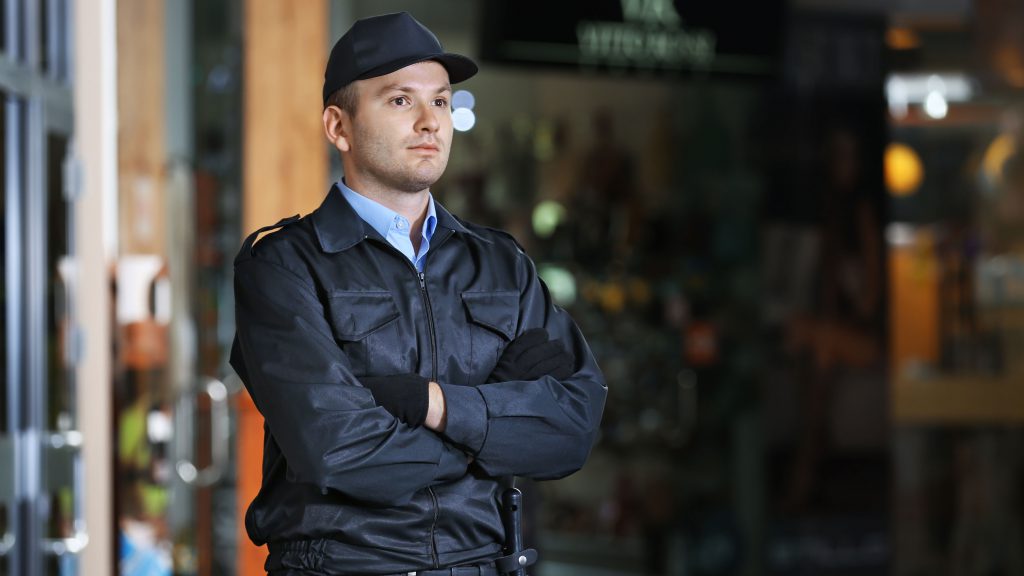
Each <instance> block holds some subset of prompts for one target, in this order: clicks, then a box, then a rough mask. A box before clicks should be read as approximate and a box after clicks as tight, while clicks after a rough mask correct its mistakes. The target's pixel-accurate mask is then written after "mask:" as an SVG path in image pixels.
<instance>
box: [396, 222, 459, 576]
mask: <svg viewBox="0 0 1024 576" xmlns="http://www.w3.org/2000/svg"><path fill="white" fill-rule="evenodd" d="M448 236H449V235H445V236H442V237H441V238H439V239H438V242H437V244H436V245H435V246H434V247H433V249H434V250H437V249H438V248H439V247H440V246H441V244H442V243H444V241H445V240H447V239H448ZM384 244H385V245H386V246H387V247H388V248H390V249H391V250H392V251H394V252H395V253H397V254H398V255H399V256H400V257H401V258H402V259H403V260H405V261H406V262H407V263H408V264H409V268H411V269H412V271H413V274H416V278H417V279H418V280H419V282H420V296H422V298H423V308H424V309H425V310H426V312H427V328H428V330H429V332H430V381H431V382H437V334H436V331H437V328H436V326H435V325H434V310H433V309H432V308H431V307H430V294H429V293H428V292H427V279H426V275H425V274H424V273H423V272H420V271H419V270H417V269H416V266H415V265H413V263H412V262H409V260H408V259H407V258H406V257H405V254H402V253H401V252H400V251H399V250H397V249H395V247H394V246H391V245H390V244H388V243H386V242H385V243H384ZM428 255H429V253H428ZM424 264H425V262H424ZM427 493H429V494H430V500H431V502H432V503H433V505H434V518H433V520H432V521H431V522H430V556H431V557H432V559H433V561H434V568H440V567H441V561H440V559H439V558H438V554H437V518H438V516H439V515H440V513H441V505H440V503H439V502H438V500H437V494H435V493H434V489H433V488H432V487H430V486H428V487H427Z"/></svg>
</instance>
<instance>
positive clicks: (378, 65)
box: [324, 12, 477, 104]
mask: <svg viewBox="0 0 1024 576" xmlns="http://www.w3.org/2000/svg"><path fill="white" fill-rule="evenodd" d="M424 60H436V61H438V62H440V63H441V65H443V66H444V67H445V69H446V70H448V81H449V82H451V83H452V84H455V83H456V82H462V81H463V80H466V79H468V78H470V77H472V76H473V75H474V74H476V71H477V67H476V63H474V62H473V61H472V60H470V59H469V58H466V57H465V56H461V55H459V54H450V53H448V52H445V51H444V48H442V47H441V43H440V42H438V40H437V36H434V33H433V32H431V31H430V30H427V27H426V26H424V25H423V24H420V23H419V22H418V21H417V20H416V19H415V18H413V17H412V16H410V15H409V13H408V12H399V13H397V14H384V15H382V16H371V17H369V18H362V19H359V20H356V23H355V24H353V25H352V27H351V28H349V30H348V32H346V33H345V35H344V36H342V37H341V38H339V39H338V42H337V43H336V44H335V45H334V48H333V49H332V50H331V57H330V58H329V59H328V60H327V70H325V71H324V104H327V99H328V98H329V97H330V96H331V94H333V93H334V92H335V91H336V90H338V89H340V88H343V87H345V86H347V85H348V84H349V83H351V82H352V81H354V80H365V79H366V78H373V77H375V76H384V75H385V74H390V73H392V72H394V71H395V70H398V69H400V68H405V67H406V66H409V65H410V64H415V63H417V62H422V61H424Z"/></svg>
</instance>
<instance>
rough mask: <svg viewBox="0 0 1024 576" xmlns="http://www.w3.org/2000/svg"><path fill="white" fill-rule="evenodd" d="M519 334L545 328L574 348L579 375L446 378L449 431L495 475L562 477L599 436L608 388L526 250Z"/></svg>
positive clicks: (521, 262) (521, 258)
mask: <svg viewBox="0 0 1024 576" xmlns="http://www.w3.org/2000/svg"><path fill="white" fill-rule="evenodd" d="M518 276H519V278H520V280H519V282H520V302H519V322H518V328H517V330H516V332H517V335H518V334H522V333H523V332H524V331H526V330H529V329H530V328H535V327H538V326H540V327H544V328H545V329H546V330H547V331H548V334H549V335H550V337H551V338H554V339H557V340H558V341H560V342H561V343H562V345H563V346H565V348H566V350H570V351H571V352H572V353H573V355H574V357H575V359H576V365H575V367H574V368H575V373H574V374H573V375H572V376H571V377H569V378H568V379H566V380H562V381H558V380H556V379H555V378H553V377H551V376H545V377H543V378H541V379H539V380H532V381H512V382H496V383H491V384H482V385H480V386H476V387H473V386H458V385H447V384H442V385H441V387H442V389H443V390H444V394H445V401H446V405H447V427H446V429H445V436H446V437H447V438H448V439H449V440H451V441H452V442H454V443H456V444H458V445H460V446H463V447H465V448H466V449H467V450H468V451H469V452H470V453H472V454H473V455H474V457H475V462H476V463H477V464H478V465H479V466H480V467H481V468H483V470H484V471H485V472H487V473H488V474H489V475H491V476H505V475H510V474H514V475H518V476H525V477H530V478H537V479H549V478H561V477H563V476H567V475H569V474H571V473H573V472H575V471H577V470H579V469H580V468H581V467H582V466H583V463H584V462H585V461H586V459H587V457H588V456H589V454H590V449H591V448H592V447H593V445H594V442H595V440H596V438H597V433H598V430H599V425H600V422H601V414H602V413H603V411H604V403H605V398H606V397H607V394H608V388H607V386H606V384H605V380H604V375H603V374H602V373H601V369H600V368H599V367H598V365H597V361H596V360H595V359H594V355H593V354H592V353H591V351H590V347H589V346H588V345H587V342H586V340H585V339H584V337H583V334H582V333H581V332H580V330H579V328H578V327H577V326H576V323H575V322H574V321H573V320H572V318H570V317H569V314H568V313H567V312H565V310H562V309H561V308H559V307H558V306H555V305H554V304H553V303H552V301H551V296H550V294H549V293H548V289H547V287H546V286H545V285H544V283H543V281H541V279H540V278H539V277H538V276H537V271H536V269H535V267H534V265H533V262H532V261H531V260H530V259H529V258H528V257H527V256H526V254H524V253H522V252H521V251H520V253H519V274H518Z"/></svg>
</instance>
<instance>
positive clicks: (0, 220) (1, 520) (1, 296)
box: [0, 10, 14, 576]
mask: <svg viewBox="0 0 1024 576" xmlns="http://www.w3.org/2000/svg"><path fill="white" fill-rule="evenodd" d="M2 14H3V10H0V15H2ZM0 18H2V16H0ZM2 30H3V21H0V34H2ZM0 45H2V41H0ZM6 112H7V98H6V95H5V94H3V93H0V276H2V281H0V303H2V304H0V550H3V549H6V548H8V547H9V545H10V544H11V542H10V539H9V538H8V537H7V535H8V534H9V533H12V532H13V526H12V523H13V521H14V518H13V514H12V506H11V502H12V501H13V500H14V450H12V449H11V434H10V426H9V420H8V417H7V408H8V406H9V404H8V399H7V393H8V381H7V328H8V326H7V294H8V292H7V281H8V275H7V220H6V215H7V194H6V192H5V191H4V190H3V188H4V186H3V183H4V182H6V178H7V170H6V167H7V146H6V141H7V139H6V138H5V137H4V135H5V134H6V131H7V122H6V119H7V114H6ZM6 574H9V568H8V563H7V560H6V555H5V557H4V558H0V576H6Z"/></svg>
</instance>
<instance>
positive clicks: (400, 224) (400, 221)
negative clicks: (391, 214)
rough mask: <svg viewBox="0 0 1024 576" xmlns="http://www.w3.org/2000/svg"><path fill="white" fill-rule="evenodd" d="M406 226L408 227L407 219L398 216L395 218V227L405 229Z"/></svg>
mask: <svg viewBox="0 0 1024 576" xmlns="http://www.w3.org/2000/svg"><path fill="white" fill-rule="evenodd" d="M406 227H407V224H406V223H405V219H404V218H396V219H395V228H398V229H399V230H405V229H406Z"/></svg>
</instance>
